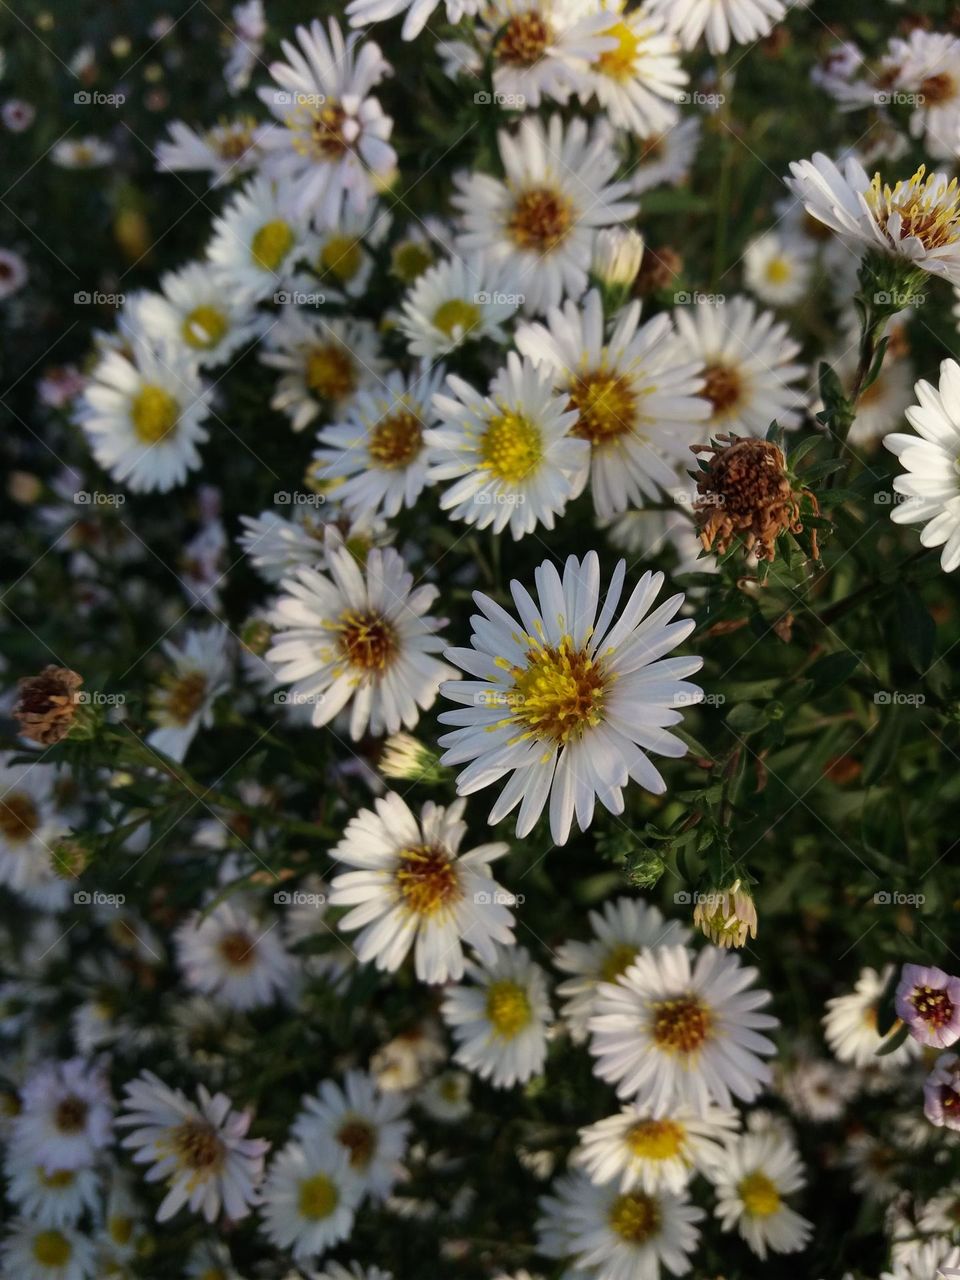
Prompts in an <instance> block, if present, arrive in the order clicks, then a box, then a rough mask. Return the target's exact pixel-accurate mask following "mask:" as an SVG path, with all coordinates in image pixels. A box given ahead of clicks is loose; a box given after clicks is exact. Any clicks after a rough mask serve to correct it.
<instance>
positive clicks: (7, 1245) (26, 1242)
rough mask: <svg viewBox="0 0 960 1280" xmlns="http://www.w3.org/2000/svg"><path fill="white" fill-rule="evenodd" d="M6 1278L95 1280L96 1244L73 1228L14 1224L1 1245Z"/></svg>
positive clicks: (23, 1221)
mask: <svg viewBox="0 0 960 1280" xmlns="http://www.w3.org/2000/svg"><path fill="white" fill-rule="evenodd" d="M0 1263H2V1266H3V1275H4V1276H16V1277H18V1280H93V1277H94V1276H95V1275H96V1274H97V1272H96V1258H95V1257H94V1247H93V1243H92V1241H90V1240H89V1239H87V1237H86V1235H84V1234H82V1233H81V1232H79V1231H76V1230H74V1229H73V1228H72V1227H45V1226H41V1225H40V1223H37V1222H31V1221H30V1220H29V1219H28V1218H23V1219H18V1220H16V1221H14V1222H12V1223H11V1224H10V1233H9V1235H8V1236H7V1237H6V1239H5V1240H4V1241H3V1243H2V1244H0Z"/></svg>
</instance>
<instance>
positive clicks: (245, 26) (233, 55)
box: [223, 0, 267, 93]
mask: <svg viewBox="0 0 960 1280" xmlns="http://www.w3.org/2000/svg"><path fill="white" fill-rule="evenodd" d="M230 16H231V19H232V22H231V35H232V41H231V44H230V52H229V54H228V56H227V60H226V62H225V63H224V67H223V78H224V80H225V81H226V83H227V88H228V89H229V90H230V92H231V93H239V92H240V91H241V90H242V89H245V88H246V87H247V85H248V84H249V83H250V76H251V73H252V72H253V69H254V67H255V66H256V64H257V63H258V62H259V61H260V54H261V53H262V52H263V41H264V37H265V36H266V34H267V20H266V16H265V14H264V12H263V0H244V3H242V4H237V5H234V7H233V11H232V13H231V15H230Z"/></svg>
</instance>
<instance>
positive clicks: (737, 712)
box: [727, 702, 767, 735]
mask: <svg viewBox="0 0 960 1280" xmlns="http://www.w3.org/2000/svg"><path fill="white" fill-rule="evenodd" d="M766 723H767V714H766V712H765V711H764V710H763V708H762V707H757V706H754V704H753V703H752V702H741V703H739V704H738V705H737V706H735V707H734V708H733V710H732V711H731V712H730V713H729V714H728V716H727V724H728V725H729V726H730V728H731V729H732V730H733V731H734V733H736V734H740V735H744V734H749V733H756V732H757V731H758V730H759V729H762V728H764V726H765V725H766Z"/></svg>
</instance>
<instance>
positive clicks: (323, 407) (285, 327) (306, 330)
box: [260, 306, 386, 431]
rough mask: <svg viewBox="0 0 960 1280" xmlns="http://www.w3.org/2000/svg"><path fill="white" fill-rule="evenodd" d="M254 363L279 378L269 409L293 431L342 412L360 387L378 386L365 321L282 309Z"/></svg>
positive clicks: (375, 352)
mask: <svg viewBox="0 0 960 1280" xmlns="http://www.w3.org/2000/svg"><path fill="white" fill-rule="evenodd" d="M264 344H265V348H266V349H265V350H264V351H262V352H261V354H260V359H261V360H262V361H263V363H264V364H266V365H269V366H270V368H271V369H279V370H280V373H281V377H280V379H279V381H278V382H277V388H276V391H275V392H274V394H273V396H272V397H271V400H270V404H271V407H272V408H274V409H279V410H280V411H281V412H282V413H285V414H286V415H287V417H288V418H289V419H290V425H291V426H292V427H293V430H294V431H302V430H303V429H304V427H307V426H309V425H310V423H311V422H313V421H314V419H315V418H316V417H317V416H318V415H319V414H320V413H321V412H323V413H325V414H326V415H327V417H328V418H329V417H331V416H333V417H334V418H335V417H336V415H337V414H340V413H343V411H344V410H345V409H346V407H347V406H348V405H349V404H350V402H351V400H352V399H353V397H354V396H355V395H356V393H357V392H358V391H359V390H360V388H361V387H364V386H382V385H383V384H382V381H381V378H380V374H381V372H382V371H383V370H384V368H385V367H386V366H385V363H384V361H383V360H382V359H381V358H380V355H379V343H378V341H377V333H376V330H375V329H374V327H373V325H372V324H371V323H370V321H369V320H355V319H353V318H351V317H345V318H343V319H331V320H325V319H324V318H323V317H322V316H319V315H312V314H311V313H310V312H308V311H305V310H301V309H300V308H299V307H295V306H286V307H285V308H284V312H283V315H282V316H281V318H280V319H279V320H278V321H277V323H276V324H275V325H273V326H272V327H271V328H270V330H269V331H268V333H267V334H266V336H265V339H264Z"/></svg>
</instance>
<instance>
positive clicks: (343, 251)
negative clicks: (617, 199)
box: [317, 235, 363, 283]
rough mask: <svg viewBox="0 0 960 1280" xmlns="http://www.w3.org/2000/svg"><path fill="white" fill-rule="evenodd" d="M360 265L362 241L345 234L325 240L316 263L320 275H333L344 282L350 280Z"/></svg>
mask: <svg viewBox="0 0 960 1280" xmlns="http://www.w3.org/2000/svg"><path fill="white" fill-rule="evenodd" d="M362 265H363V247H362V242H361V241H359V240H357V239H355V238H354V237H353V236H345V235H334V236H331V237H330V238H329V240H326V241H325V242H324V246H323V248H322V249H321V250H320V259H319V261H318V263H317V266H318V267H319V270H320V274H321V275H323V274H327V275H331V276H335V277H336V278H337V279H338V280H341V281H343V282H344V283H346V281H348V280H352V279H353V277H354V276H355V275H356V274H357V272H358V271H359V270H360V267H361V266H362Z"/></svg>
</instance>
